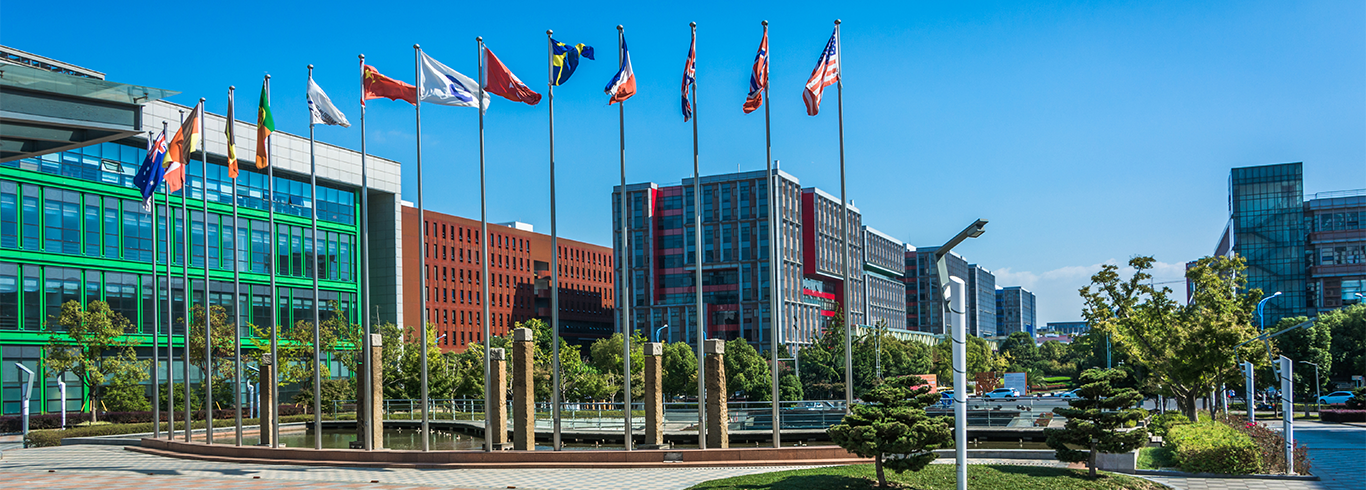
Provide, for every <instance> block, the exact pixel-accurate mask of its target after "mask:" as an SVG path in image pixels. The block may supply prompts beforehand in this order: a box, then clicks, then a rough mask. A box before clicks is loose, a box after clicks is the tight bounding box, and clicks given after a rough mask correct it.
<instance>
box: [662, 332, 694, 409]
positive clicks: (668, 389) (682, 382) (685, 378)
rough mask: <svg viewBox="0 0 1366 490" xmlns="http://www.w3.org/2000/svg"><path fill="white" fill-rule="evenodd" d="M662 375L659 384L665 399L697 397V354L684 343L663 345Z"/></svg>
mask: <svg viewBox="0 0 1366 490" xmlns="http://www.w3.org/2000/svg"><path fill="white" fill-rule="evenodd" d="M663 364H664V373H663V376H662V378H663V379H662V380H661V383H662V384H663V386H662V390H663V391H664V397H665V398H673V397H676V396H688V395H693V396H696V395H697V354H696V353H695V352H693V349H692V346H690V345H688V344H687V343H686V342H674V343H670V344H664V360H663Z"/></svg>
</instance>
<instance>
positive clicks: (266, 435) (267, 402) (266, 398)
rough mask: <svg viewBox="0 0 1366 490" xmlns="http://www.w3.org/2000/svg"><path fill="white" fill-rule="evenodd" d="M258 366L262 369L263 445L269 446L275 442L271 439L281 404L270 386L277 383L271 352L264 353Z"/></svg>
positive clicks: (261, 422)
mask: <svg viewBox="0 0 1366 490" xmlns="http://www.w3.org/2000/svg"><path fill="white" fill-rule="evenodd" d="M257 368H258V369H259V370H260V372H259V374H258V376H259V381H260V386H261V420H260V432H261V445H262V446H269V445H271V443H272V442H273V441H271V436H272V435H273V434H274V432H273V431H272V430H271V428H272V427H275V425H276V422H277V421H278V420H279V419H278V418H277V415H279V414H278V413H277V411H278V410H279V406H280V404H279V403H278V402H276V401H275V398H273V397H274V395H275V393H274V391H275V390H272V389H270V387H272V386H275V384H276V380H275V361H274V360H273V359H272V358H271V357H270V354H262V355H261V363H260V365H259V366H257Z"/></svg>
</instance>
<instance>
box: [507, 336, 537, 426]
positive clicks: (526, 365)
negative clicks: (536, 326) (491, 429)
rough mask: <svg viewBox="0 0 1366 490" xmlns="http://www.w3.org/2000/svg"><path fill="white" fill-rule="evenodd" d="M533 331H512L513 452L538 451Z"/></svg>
mask: <svg viewBox="0 0 1366 490" xmlns="http://www.w3.org/2000/svg"><path fill="white" fill-rule="evenodd" d="M535 354H536V343H535V342H533V341H532V334H531V329H529V328H518V329H513V331H512V449H515V450H518V451H535V450H536V386H535V378H534V376H535V374H534V372H533V366H532V361H533V358H534V357H535Z"/></svg>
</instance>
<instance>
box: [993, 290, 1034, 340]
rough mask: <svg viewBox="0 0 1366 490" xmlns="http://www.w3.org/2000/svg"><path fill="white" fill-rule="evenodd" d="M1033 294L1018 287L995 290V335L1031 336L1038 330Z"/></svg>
mask: <svg viewBox="0 0 1366 490" xmlns="http://www.w3.org/2000/svg"><path fill="white" fill-rule="evenodd" d="M1034 301H1035V298H1034V293H1031V292H1029V290H1028V289H1025V288H1022V287H1020V286H1010V287H1006V288H1001V289H997V290H996V335H998V336H1002V337H1004V336H1007V335H1010V334H1011V333H1014V332H1026V333H1028V334H1029V335H1030V336H1033V335H1034V334H1035V332H1036V331H1037V330H1038V326H1039V324H1038V323H1037V321H1036V319H1035V316H1034V311H1035V308H1034V306H1035V303H1034Z"/></svg>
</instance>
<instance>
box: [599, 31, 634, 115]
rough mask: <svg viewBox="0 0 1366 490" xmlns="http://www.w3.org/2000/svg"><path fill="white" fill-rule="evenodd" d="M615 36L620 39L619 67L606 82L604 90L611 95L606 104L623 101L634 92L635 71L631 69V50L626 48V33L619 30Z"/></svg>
mask: <svg viewBox="0 0 1366 490" xmlns="http://www.w3.org/2000/svg"><path fill="white" fill-rule="evenodd" d="M617 36H618V37H619V38H620V41H621V42H620V44H621V69H620V70H618V71H617V75H616V76H614V77H612V81H611V82H608V83H607V89H606V90H605V91H606V92H607V95H608V96H610V97H611V100H608V101H607V105H612V104H615V103H617V102H622V101H625V100H626V99H629V98H631V96H632V95H635V94H636V73H635V72H634V71H632V70H631V52H630V51H627V50H626V34H625V33H622V32H620V31H619V32H618V33H617Z"/></svg>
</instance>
